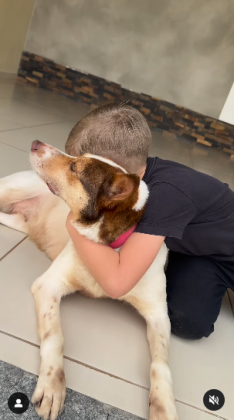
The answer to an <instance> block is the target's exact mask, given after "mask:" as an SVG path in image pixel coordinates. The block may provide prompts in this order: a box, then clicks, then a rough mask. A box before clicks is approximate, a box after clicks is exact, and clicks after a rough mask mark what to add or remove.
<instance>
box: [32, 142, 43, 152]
mask: <svg viewBox="0 0 234 420" xmlns="http://www.w3.org/2000/svg"><path fill="white" fill-rule="evenodd" d="M42 145H43V143H42V142H41V141H39V140H34V141H33V142H32V146H31V151H32V152H36V151H37V150H39V149H40V147H41V146H42Z"/></svg>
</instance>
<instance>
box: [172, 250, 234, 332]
mask: <svg viewBox="0 0 234 420" xmlns="http://www.w3.org/2000/svg"><path fill="white" fill-rule="evenodd" d="M166 278H167V302H168V313H169V317H170V320H171V331H172V333H174V334H176V335H178V336H179V337H182V338H188V339H191V340H197V339H200V338H202V337H208V336H209V335H210V334H211V333H212V332H213V331H214V323H215V321H216V320H217V318H218V315H219V312H220V308H221V304H222V299H223V296H224V295H225V293H226V291H227V288H230V289H232V290H233V291H234V262H230V261H227V262H226V261H225V262H224V261H215V260H213V259H211V258H209V257H196V256H195V257H194V256H190V255H185V254H180V253H177V252H172V251H170V252H169V261H168V266H167V269H166Z"/></svg>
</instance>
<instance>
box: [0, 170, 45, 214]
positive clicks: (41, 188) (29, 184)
mask: <svg viewBox="0 0 234 420" xmlns="http://www.w3.org/2000/svg"><path fill="white" fill-rule="evenodd" d="M45 192H48V188H47V186H46V184H45V183H44V182H43V181H42V180H41V178H40V177H39V176H38V175H37V174H36V173H35V172H34V171H24V172H17V173H15V174H12V175H9V176H6V177H4V178H1V179H0V209H1V211H3V212H6V213H7V212H10V211H11V209H12V206H13V205H14V203H18V202H20V201H23V200H27V199H29V198H32V197H36V196H38V195H40V194H43V193H45Z"/></svg>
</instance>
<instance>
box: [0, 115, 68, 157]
mask: <svg viewBox="0 0 234 420" xmlns="http://www.w3.org/2000/svg"><path fill="white" fill-rule="evenodd" d="M74 124H75V123H74V122H72V121H68V122H60V123H56V124H47V125H40V126H37V127H30V128H23V129H21V130H14V131H5V132H4V133H0V143H4V144H7V145H10V146H13V147H16V148H17V149H20V150H24V151H25V152H28V153H29V152H30V149H31V144H32V141H33V140H40V141H42V142H44V143H48V144H50V145H52V146H54V147H57V148H58V149H60V150H64V146H65V142H66V140H67V138H68V135H69V133H70V131H71V129H72V128H73V126H74Z"/></svg>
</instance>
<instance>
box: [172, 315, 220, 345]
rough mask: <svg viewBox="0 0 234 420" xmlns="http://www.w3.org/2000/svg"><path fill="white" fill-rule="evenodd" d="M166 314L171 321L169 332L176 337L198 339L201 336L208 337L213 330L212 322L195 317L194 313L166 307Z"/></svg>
mask: <svg viewBox="0 0 234 420" xmlns="http://www.w3.org/2000/svg"><path fill="white" fill-rule="evenodd" d="M168 314H169V318H170V321H171V332H172V333H173V334H175V335H177V336H178V337H181V338H186V339H190V340H200V339H201V338H203V337H209V335H210V334H211V333H212V332H213V331H214V325H213V324H209V322H206V321H205V320H204V319H201V318H200V317H196V314H193V315H191V313H186V312H184V311H182V310H178V309H172V308H170V307H168Z"/></svg>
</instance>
